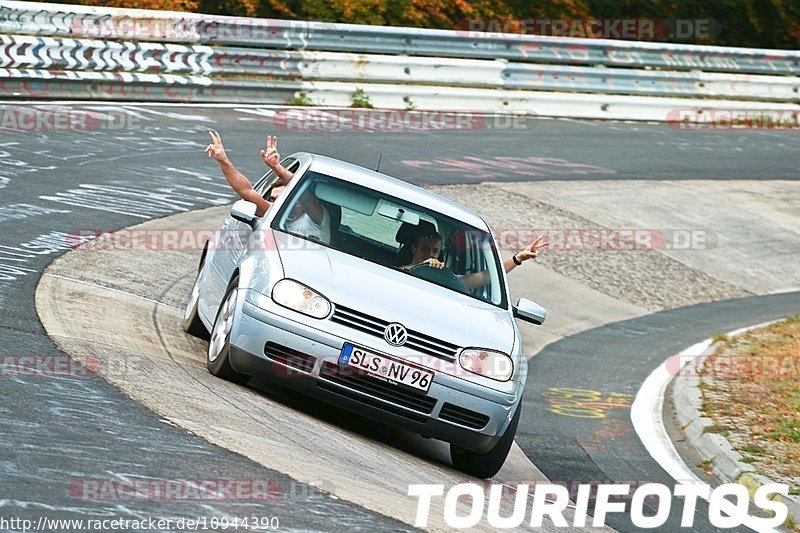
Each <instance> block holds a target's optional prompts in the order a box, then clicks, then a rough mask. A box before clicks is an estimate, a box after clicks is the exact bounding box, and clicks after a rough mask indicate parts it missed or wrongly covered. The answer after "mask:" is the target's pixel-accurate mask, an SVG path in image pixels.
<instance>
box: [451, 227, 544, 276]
mask: <svg viewBox="0 0 800 533" xmlns="http://www.w3.org/2000/svg"><path fill="white" fill-rule="evenodd" d="M548 244H550V243H549V242H547V240H545V238H544V235H540V236H539V237H538V238H537V239H536V240H535V241H533V242H532V243H530V244H529V245H528V246H526V247H525V248H523V249H522V250H521V251H519V252H517V253H515V254H514V255H512V256H511V257H509V258H508V259H506V260H505V261H503V269H504V270H505V271H506V272H507V273H508V272H511V271H512V270H514V269H515V268H517V267H518V266H520V265H521V264H522V263H524V262H525V261H527V260H528V259H535V258H537V257H539V251H540V250H541V249H543V248H544V247H546V246H547V245H548ZM461 281H462V282H464V285H466V287H467V288H468V289H476V288H478V287H483V286H484V285H486V284H487V283H489V281H490V279H489V272H488V271H487V270H483V271H481V272H475V273H474V274H469V275H467V276H464V277H463V278H461Z"/></svg>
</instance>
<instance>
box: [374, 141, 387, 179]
mask: <svg viewBox="0 0 800 533" xmlns="http://www.w3.org/2000/svg"><path fill="white" fill-rule="evenodd" d="M384 146H386V132H385V131H384V132H383V141H381V151H380V152H378V163H377V164H376V165H375V172H380V170H378V169H380V168H381V159H383V147H384Z"/></svg>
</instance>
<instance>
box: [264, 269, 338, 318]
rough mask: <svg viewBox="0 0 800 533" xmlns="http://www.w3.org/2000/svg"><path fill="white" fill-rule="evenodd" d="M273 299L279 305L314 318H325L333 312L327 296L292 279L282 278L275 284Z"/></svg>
mask: <svg viewBox="0 0 800 533" xmlns="http://www.w3.org/2000/svg"><path fill="white" fill-rule="evenodd" d="M272 299H273V300H275V303H277V304H278V305H282V306H284V307H288V308H289V309H293V310H295V311H297V312H298V313H303V314H304V315H308V316H313V317H314V318H325V317H326V316H328V315H329V314H330V312H331V303H330V302H329V301H328V299H327V298H325V297H324V296H322V295H321V294H318V293H316V292H314V291H312V290H311V289H309V288H308V287H306V286H305V285H303V284H301V283H297V282H296V281H294V280H291V279H282V280H280V281H279V282H278V283H276V284H275V287H273V289H272Z"/></svg>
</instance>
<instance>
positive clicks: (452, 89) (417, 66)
mask: <svg viewBox="0 0 800 533" xmlns="http://www.w3.org/2000/svg"><path fill="white" fill-rule="evenodd" d="M3 33H5V34H4V35H3ZM79 37H90V38H79ZM355 52H365V53H355ZM427 56H432V57H427ZM490 59H491V60H490ZM799 72H800V52H795V51H779V50H751V49H736V48H721V47H710V46H690V45H675V44H660V43H646V42H645V43H643V42H631V41H608V40H589V39H560V38H549V37H535V36H520V35H508V36H504V37H491V36H487V37H476V36H475V35H465V34H462V33H460V32H458V31H444V30H424V29H413V28H385V27H377V26H357V25H347V24H329V23H313V22H312V23H308V22H290V21H280V20H270V19H247V18H236V17H211V16H206V15H195V14H191V13H188V14H187V13H170V12H158V11H144V10H120V9H111V8H97V7H85V6H76V5H59V4H36V3H29V2H17V1H8V2H3V3H2V4H0V96H1V95H5V96H7V97H8V96H10V97H21V96H25V95H27V97H31V96H33V95H36V96H35V97H39V98H92V99H98V98H103V99H120V98H123V99H125V98H131V97H138V98H140V99H143V100H171V101H175V100H181V101H186V100H189V101H213V102H224V101H229V102H243V103H244V102H248V103H271V104H274V103H286V102H288V101H290V100H292V99H293V98H295V97H297V95H299V94H300V93H305V94H307V95H308V96H310V97H311V99H312V100H315V101H316V102H317V103H320V104H325V105H348V104H349V103H350V102H349V94H350V93H352V91H353V90H355V88H356V87H360V88H363V89H365V90H366V92H367V94H368V95H369V96H370V97H371V98H372V99H373V102H374V103H375V104H376V105H380V106H386V107H393V108H403V107H405V106H408V105H412V104H413V105H416V106H417V107H418V108H423V107H422V106H429V108H434V109H442V108H444V109H472V110H481V111H497V110H504V111H505V110H507V111H524V112H532V113H538V114H559V113H564V112H567V113H570V111H569V110H567V109H566V104H567V102H568V101H569V100H570V99H571V100H572V101H573V102H574V105H573V108H574V109H583V111H581V112H580V113H582V114H580V115H574V114H572V115H570V116H586V117H591V118H634V119H647V120H664V119H665V115H664V114H663V113H666V112H667V111H664V110H665V109H666V110H669V109H673V110H674V109H676V108H677V107H684V108H686V107H704V108H707V107H713V106H724V107H725V108H726V109H734V108H736V109H738V108H746V109H758V108H764V107H769V108H770V109H778V108H780V109H790V110H795V109H800V106H797V105H796V104H795V102H797V100H798V95H799V94H800V77H797V76H796V74H798V73H799ZM26 80H27V81H26ZM548 93H551V94H548ZM436 98H438V99H439V101H438V102H437V101H436ZM650 100H656V101H652V102H651V101H650ZM442 106H444V107H442ZM546 106H551V107H546ZM587 106H588V107H587ZM665 106H671V107H665ZM545 107H546V108H545ZM555 109H558V110H559V111H558V113H556V112H555V111H554V110H555ZM610 109H615V110H616V115H610V114H609V110H610ZM622 109H624V110H625V111H624V112H622V111H620V110H622ZM637 109H638V110H639V111H637ZM576 112H577V111H576ZM662 112H663V113H662Z"/></svg>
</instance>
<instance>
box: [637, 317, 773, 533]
mask: <svg viewBox="0 0 800 533" xmlns="http://www.w3.org/2000/svg"><path fill="white" fill-rule="evenodd" d="M775 322H777V321H776V320H773V321H770V322H764V323H762V324H756V325H755V326H748V327H745V328H740V329H737V330H734V331H731V332H729V333H728V334H727V335H728V336H734V335H739V334H741V333H744V332H746V331H748V330H751V329H755V328H760V327H763V326H768V325H770V324H774V323H775ZM711 344H712V339H706V340H704V341H702V342H698V343H697V344H694V345H692V346H690V347H688V348H686V349H685V350H683V351H682V352H681V353H679V354H678V356H687V364H688V363H689V362H691V359H689V358H690V357H691V358H694V357H698V356H700V355H701V354H702V353H703V352H704V351H706V350H707V349H708V347H709V346H711ZM672 377H673V376H672V374H670V372H669V371H668V370H667V366H666V361H664V362H662V363H661V364H660V365H659V366H658V368H656V369H655V370H654V371H653V372H652V373H651V374H650V375H649V376H647V379H645V380H644V382H643V383H642V386H641V387H640V388H639V392H637V393H636V398H635V399H634V400H633V404H632V405H631V422H632V423H633V428H634V429H635V430H636V434H637V435H638V436H639V440H641V441H642V444H644V447H645V448H646V449H647V452H648V453H649V454H650V456H651V457H652V458H653V459H655V461H656V462H657V463H658V464H659V465H660V466H661V468H663V469H664V470H665V471H666V472H667V474H669V475H670V476H671V477H672V479H674V480H675V481H677V482H678V483H679V484H689V485H697V484H700V485H706V486H708V487H709V490H710V489H711V487H710V485H709V484H708V483H705V482H704V481H702V480H701V479H700V478H699V477H697V476H696V475H695V473H694V472H692V470H691V469H690V468H689V467H688V466H686V463H685V462H684V461H683V459H682V458H681V456H680V454H678V451H677V450H676V449H675V446H674V445H673V444H672V440H671V439H670V438H669V435H668V434H667V430H666V428H665V427H664V419H663V418H662V412H663V408H664V394H665V393H666V390H667V386H669V383H670V381H671V380H672ZM706 501H707V499H706ZM721 508H722V511H724V512H725V513H726V514H729V515H732V514H733V513H734V512H735V510H736V509H735V506H734V505H733V504H732V503H731V502H729V501H728V500H723V504H722V506H721ZM743 525H744V526H746V527H748V528H750V529H752V530H753V531H759V532H763V531H769V532H777V531H779V530H777V529H769V528H764V527H763V525H762V524H761V522H760V520H759V519H758V518H756V517H753V516H750V515H748V516H747V519H746V520H745V521H744V524H743Z"/></svg>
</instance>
